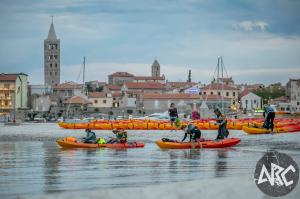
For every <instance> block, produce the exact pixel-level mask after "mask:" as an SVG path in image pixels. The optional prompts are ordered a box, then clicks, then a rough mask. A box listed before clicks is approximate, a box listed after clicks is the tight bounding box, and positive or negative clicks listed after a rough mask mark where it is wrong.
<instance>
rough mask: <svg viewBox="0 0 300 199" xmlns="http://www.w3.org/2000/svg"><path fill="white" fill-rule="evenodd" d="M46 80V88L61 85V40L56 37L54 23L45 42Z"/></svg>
mask: <svg viewBox="0 0 300 199" xmlns="http://www.w3.org/2000/svg"><path fill="white" fill-rule="evenodd" d="M44 80H45V82H44V84H45V86H55V85H57V84H59V83H60V40H59V39H57V37H56V34H55V30H54V25H53V22H52V23H51V25H50V29H49V32H48V37H47V38H46V39H45V40H44Z"/></svg>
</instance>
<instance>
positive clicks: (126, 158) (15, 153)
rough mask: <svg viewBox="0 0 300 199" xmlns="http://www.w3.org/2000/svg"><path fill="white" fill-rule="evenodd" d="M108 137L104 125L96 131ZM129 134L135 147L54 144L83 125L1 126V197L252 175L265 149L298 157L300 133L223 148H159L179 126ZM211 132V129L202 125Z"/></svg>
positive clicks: (254, 137) (242, 135)
mask: <svg viewBox="0 0 300 199" xmlns="http://www.w3.org/2000/svg"><path fill="white" fill-rule="evenodd" d="M96 134H97V136H100V135H101V136H104V137H107V136H109V135H110V132H109V131H96ZM128 134H129V140H135V141H141V142H145V144H146V146H145V148H137V149H124V150H116V149H75V150H64V149H61V148H59V147H58V146H57V145H56V143H55V139H56V138H58V137H64V136H70V135H72V136H75V137H78V138H79V137H82V136H84V132H83V131H82V130H65V129H60V128H59V127H58V126H57V125H56V124H24V125H22V126H18V127H5V126H0V140H1V141H0V198H3V197H5V198H12V197H17V196H20V195H21V196H24V195H25V196H26V195H27V196H30V195H35V194H48V193H57V192H65V191H82V190H97V189H106V188H118V187H145V186H148V185H157V184H166V183H171V182H184V181H191V180H199V179H211V178H216V177H217V178H218V177H223V178H228V179H229V177H233V176H253V174H254V169H255V165H256V162H257V161H258V160H259V159H260V158H261V157H262V155H263V154H264V152H265V151H266V150H268V149H276V150H279V151H281V152H284V153H287V154H289V155H291V156H292V158H293V159H294V160H295V161H296V162H297V163H298V164H299V163H300V150H299V149H300V136H299V135H300V134H299V133H290V134H277V135H252V136H251V135H246V134H245V133H243V132H242V131H231V135H230V136H231V137H240V138H242V142H241V144H240V145H238V146H236V147H233V148H228V149H194V150H161V149H159V148H158V147H157V146H156V145H155V144H154V141H155V140H157V139H160V138H162V137H169V138H172V139H181V138H182V136H183V134H182V132H180V131H178V132H174V131H173V132H171V131H129V133H128ZM202 134H203V137H205V138H215V137H216V132H215V131H203V132H202Z"/></svg>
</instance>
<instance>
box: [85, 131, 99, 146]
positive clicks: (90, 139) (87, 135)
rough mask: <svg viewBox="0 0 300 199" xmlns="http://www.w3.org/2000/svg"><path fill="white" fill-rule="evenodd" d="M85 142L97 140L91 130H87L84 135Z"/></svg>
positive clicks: (93, 142)
mask: <svg viewBox="0 0 300 199" xmlns="http://www.w3.org/2000/svg"><path fill="white" fill-rule="evenodd" d="M83 140H84V142H85V143H91V144H95V143H96V141H97V138H96V134H95V133H94V132H92V131H88V132H87V134H86V137H85V138H83Z"/></svg>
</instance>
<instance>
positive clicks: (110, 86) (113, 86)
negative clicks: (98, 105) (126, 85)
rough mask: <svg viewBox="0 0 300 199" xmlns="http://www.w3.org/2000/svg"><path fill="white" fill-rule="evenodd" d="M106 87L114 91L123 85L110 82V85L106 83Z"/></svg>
mask: <svg viewBox="0 0 300 199" xmlns="http://www.w3.org/2000/svg"><path fill="white" fill-rule="evenodd" d="M106 87H107V88H108V89H109V90H114V91H120V90H121V86H119V85H112V84H108V85H106Z"/></svg>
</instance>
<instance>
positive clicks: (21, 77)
mask: <svg viewBox="0 0 300 199" xmlns="http://www.w3.org/2000/svg"><path fill="white" fill-rule="evenodd" d="M27 105H28V80H27V75H26V74H24V73H17V74H3V73H2V74H0V113H4V114H6V113H11V112H12V110H13V109H15V110H18V109H26V108H27Z"/></svg>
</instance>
